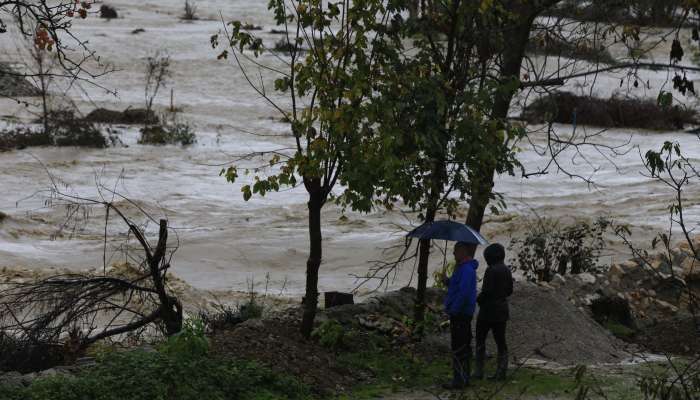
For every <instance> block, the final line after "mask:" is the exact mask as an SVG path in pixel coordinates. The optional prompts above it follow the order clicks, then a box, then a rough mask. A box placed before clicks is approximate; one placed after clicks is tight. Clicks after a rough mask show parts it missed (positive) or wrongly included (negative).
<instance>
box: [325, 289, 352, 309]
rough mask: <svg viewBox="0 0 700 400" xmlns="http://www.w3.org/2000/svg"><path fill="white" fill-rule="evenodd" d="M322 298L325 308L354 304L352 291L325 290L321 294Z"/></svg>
mask: <svg viewBox="0 0 700 400" xmlns="http://www.w3.org/2000/svg"><path fill="white" fill-rule="evenodd" d="M323 299H324V306H325V308H332V307H337V306H342V305H346V304H355V302H354V300H353V295H352V293H341V292H325V293H324V294H323Z"/></svg>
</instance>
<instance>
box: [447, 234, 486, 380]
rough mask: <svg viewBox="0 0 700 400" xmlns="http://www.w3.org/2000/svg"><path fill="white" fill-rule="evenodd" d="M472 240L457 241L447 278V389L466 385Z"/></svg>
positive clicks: (473, 270)
mask: <svg viewBox="0 0 700 400" xmlns="http://www.w3.org/2000/svg"><path fill="white" fill-rule="evenodd" d="M475 252H476V245H475V244H468V243H463V242H458V243H457V244H455V247H454V253H453V254H454V257H455V263H456V264H455V270H454V272H453V273H452V276H451V277H450V278H449V279H447V282H446V284H447V296H446V297H445V312H446V313H447V315H449V317H450V337H451V348H452V372H453V378H452V381H451V382H450V383H449V384H446V385H444V387H445V388H447V389H462V388H464V387H466V386H468V385H469V372H470V366H469V363H470V362H471V352H472V350H471V341H472V329H471V325H472V316H473V315H474V309H475V308H476V280H477V278H476V269H477V268H478V267H479V263H478V262H477V261H476V260H475V259H474V253H475Z"/></svg>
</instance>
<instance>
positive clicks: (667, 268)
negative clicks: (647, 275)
mask: <svg viewBox="0 0 700 400" xmlns="http://www.w3.org/2000/svg"><path fill="white" fill-rule="evenodd" d="M649 265H650V266H651V268H652V269H653V270H654V271H655V272H659V273H663V274H670V273H671V263H670V262H669V259H668V257H667V256H666V255H664V254H657V255H656V257H654V258H653V259H652V260H651V261H650V263H649Z"/></svg>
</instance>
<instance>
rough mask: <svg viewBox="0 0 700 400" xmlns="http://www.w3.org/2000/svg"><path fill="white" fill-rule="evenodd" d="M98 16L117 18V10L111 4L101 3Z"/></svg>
mask: <svg viewBox="0 0 700 400" xmlns="http://www.w3.org/2000/svg"><path fill="white" fill-rule="evenodd" d="M100 18H106V19H113V18H117V10H116V9H115V8H114V7H112V6H108V5H105V4H103V5H102V6H101V7H100Z"/></svg>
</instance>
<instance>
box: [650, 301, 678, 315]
mask: <svg viewBox="0 0 700 400" xmlns="http://www.w3.org/2000/svg"><path fill="white" fill-rule="evenodd" d="M651 306H652V307H655V308H658V311H659V312H662V313H664V314H666V313H669V314H670V315H667V316H671V315H675V314H676V313H678V307H676V306H674V305H673V304H670V303H668V302H665V301H663V300H659V299H653V300H652V304H651Z"/></svg>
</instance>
